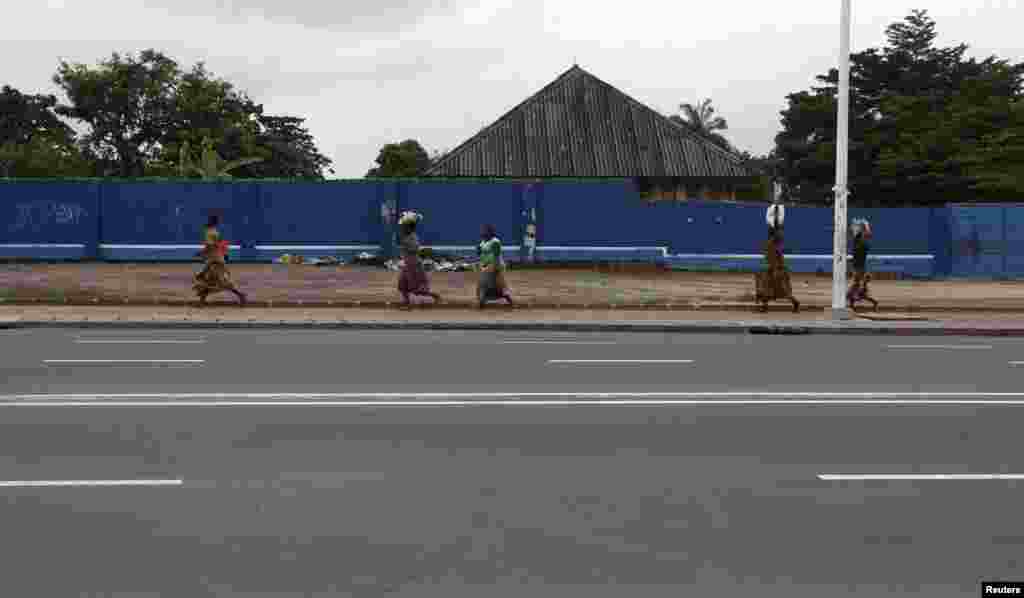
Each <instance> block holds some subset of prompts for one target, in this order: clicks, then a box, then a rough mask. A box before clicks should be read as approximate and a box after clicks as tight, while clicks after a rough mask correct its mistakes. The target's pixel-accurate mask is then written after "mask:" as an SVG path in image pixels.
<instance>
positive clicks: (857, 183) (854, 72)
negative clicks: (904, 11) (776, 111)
mask: <svg viewBox="0 0 1024 598" xmlns="http://www.w3.org/2000/svg"><path fill="white" fill-rule="evenodd" d="M886 37H887V45H886V47H885V48H882V49H878V48H870V49H868V50H865V51H863V52H860V53H857V54H853V55H851V65H850V123H849V131H850V146H849V147H850V153H849V165H850V167H849V173H850V190H851V202H852V203H854V204H860V205H872V204H874V205H884V204H897V203H915V204H919V205H920V204H930V203H943V202H947V201H964V200H968V199H970V198H971V197H977V196H980V195H984V194H985V193H993V192H995V191H994V190H992V189H990V188H984V189H983V188H982V187H979V185H980V184H981V183H980V180H979V179H977V178H976V177H975V175H973V174H972V172H980V171H982V170H984V169H983V168H982V166H981V165H980V164H977V160H979V159H982V158H983V157H984V156H988V155H989V154H985V153H984V152H978V151H975V148H976V146H978V145H979V144H980V143H982V140H983V139H986V138H988V137H990V136H991V135H993V134H995V133H996V132H997V131H999V130H1002V129H1003V127H1005V126H1006V124H1007V123H1008V122H1010V119H1009V114H1010V112H1011V106H1012V105H1013V104H1014V103H1015V102H1016V101H1017V99H1018V98H1019V97H1020V88H1021V77H1022V74H1024V66H1022V65H1013V64H1010V63H1008V62H1007V61H1005V60H998V59H996V58H995V57H990V58H987V59H985V60H981V61H979V60H976V59H973V58H972V59H966V58H965V52H966V51H967V48H968V47H967V46H966V45H965V44H960V45H957V46H953V47H948V48H938V47H935V45H934V41H935V38H936V25H935V22H934V21H933V20H932V19H931V18H929V17H928V15H927V12H926V11H914V12H913V13H911V15H910V16H908V17H906V18H905V19H904V20H903V22H900V23H894V24H892V25H890V26H889V27H888V28H887V29H886ZM817 80H818V81H819V82H820V83H822V84H824V85H823V86H821V87H816V88H812V89H811V91H809V92H808V91H801V92H797V93H793V94H790V95H789V96H787V100H788V107H787V109H786V110H784V111H783V112H782V113H781V114H782V131H781V132H780V133H779V134H778V135H777V136H776V139H775V141H776V147H775V154H776V156H777V158H778V175H779V178H780V179H781V181H782V182H783V184H784V190H785V193H786V195H788V196H789V197H790V198H792V199H796V200H800V201H805V202H828V201H830V200H831V197H832V186H833V184H834V177H835V156H836V140H835V131H836V106H837V89H838V81H839V75H838V71H837V70H836V69H832V70H831V71H830V72H829V73H828V74H826V75H820V76H818V77H817ZM968 162H970V163H971V167H970V168H968Z"/></svg>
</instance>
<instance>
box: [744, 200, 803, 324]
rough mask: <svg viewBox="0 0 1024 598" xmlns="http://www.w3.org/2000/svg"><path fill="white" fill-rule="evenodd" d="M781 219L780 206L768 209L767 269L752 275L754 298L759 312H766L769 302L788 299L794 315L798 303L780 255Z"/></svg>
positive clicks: (765, 248) (781, 210)
mask: <svg viewBox="0 0 1024 598" xmlns="http://www.w3.org/2000/svg"><path fill="white" fill-rule="evenodd" d="M783 218H784V212H783V209H782V206H781V205H774V206H772V207H770V208H768V239H767V240H766V241H765V242H764V246H763V248H764V257H765V260H766V261H767V262H768V269H767V270H766V271H765V272H758V273H757V274H755V275H754V283H755V297H756V300H757V302H758V303H760V304H761V311H768V302H769V301H776V300H779V299H789V300H790V301H791V302H792V303H793V312H794V313H796V312H798V311H800V302H799V301H797V300H796V298H795V297H793V284H792V282H791V281H790V278H789V270H787V269H786V262H785V259H784V258H783V255H782V223H783Z"/></svg>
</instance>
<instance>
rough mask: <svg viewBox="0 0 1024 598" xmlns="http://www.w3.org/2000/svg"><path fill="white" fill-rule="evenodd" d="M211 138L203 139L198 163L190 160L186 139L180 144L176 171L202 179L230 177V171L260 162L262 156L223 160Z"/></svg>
mask: <svg viewBox="0 0 1024 598" xmlns="http://www.w3.org/2000/svg"><path fill="white" fill-rule="evenodd" d="M213 145H214V144H213V140H212V139H210V138H209V137H206V138H204V139H203V149H202V155H201V156H200V160H199V163H198V164H195V163H193V162H192V153H191V151H190V150H191V148H190V146H189V143H188V141H185V142H184V143H182V145H181V159H180V161H179V164H178V172H179V174H181V175H182V176H188V175H190V174H198V175H199V176H200V177H202V178H204V179H221V178H231V171H232V170H235V169H236V168H241V167H242V166H248V165H249V164H256V163H258V162H262V161H263V158H241V159H239V160H230V161H228V160H225V159H224V158H221V157H220V155H219V154H218V153H217V150H216V149H214V147H213Z"/></svg>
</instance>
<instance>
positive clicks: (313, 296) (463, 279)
mask: <svg viewBox="0 0 1024 598" xmlns="http://www.w3.org/2000/svg"><path fill="white" fill-rule="evenodd" d="M198 268H199V265H198V264H123V265H121V264H16V265H12V264H7V265H2V266H0V300H2V302H4V303H6V304H20V303H36V302H39V303H56V304H61V303H69V304H84V305H88V304H129V305H131V304H148V305H153V304H172V305H174V304H182V303H185V302H191V301H194V300H195V296H194V295H193V294H192V289H191V284H192V275H193V273H195V272H196V271H197V270H198ZM229 268H230V270H231V273H232V276H233V277H234V279H235V281H236V282H237V284H238V285H239V286H240V288H242V289H243V290H244V291H245V292H246V293H248V294H249V297H250V300H251V301H252V302H253V303H254V304H255V305H272V306H284V305H298V304H301V305H306V306H316V305H335V306H339V305H349V304H354V303H356V302H359V303H360V304H362V305H364V306H366V307H373V306H383V305H386V304H389V303H390V304H394V303H396V302H397V301H398V300H399V296H398V292H397V290H396V287H397V277H398V275H397V273H394V272H388V271H386V270H380V269H373V268H367V267H353V266H342V267H316V266H307V265H277V264H275V265H252V264H229ZM429 276H430V280H431V285H432V286H433V288H434V290H435V291H437V292H438V293H440V294H441V295H442V296H443V297H444V303H443V304H442V305H448V306H451V307H457V306H462V307H464V306H466V305H472V304H473V303H474V302H475V294H476V281H477V274H476V273H473V272H447V273H439V272H434V273H430V274H429ZM506 278H507V280H508V283H509V285H510V287H511V289H512V294H513V296H514V297H515V299H516V301H517V302H518V303H520V304H521V305H522V306H524V307H534V308H538V309H541V308H557V307H563V308H577V309H580V308H587V307H590V308H595V307H604V308H608V307H616V308H628V307H644V308H652V307H660V308H666V307H668V308H678V309H688V308H689V309H692V308H694V307H700V308H702V309H713V308H720V309H739V308H743V309H746V308H750V307H751V306H752V301H753V275H752V274H733V273H694V272H672V271H656V270H654V269H648V270H643V269H637V270H633V271H617V272H616V271H608V270H607V269H604V270H601V271H599V270H598V269H596V268H591V269H586V268H573V269H535V270H516V269H515V268H514V267H513V269H512V270H511V271H509V272H508V273H507V275H506ZM831 285H832V281H831V278H830V277H829V276H827V275H826V276H821V275H813V274H807V275H805V274H794V275H793V289H794V292H795V294H796V296H797V298H798V299H799V300H800V301H801V302H802V303H803V304H804V305H805V306H806V307H808V308H812V309H821V308H825V307H828V306H829V305H830V304H831V293H832V286H831ZM871 289H872V294H873V295H874V296H875V297H876V298H877V299H878V300H879V301H880V302H881V304H882V309H883V310H886V311H889V310H901V311H907V310H911V311H972V312H985V311H1003V312H1014V311H1018V312H1024V283H1020V282H990V281H910V280H875V281H873V282H872V285H871ZM211 301H218V302H228V303H230V302H232V301H233V297H231V296H230V295H226V294H225V295H221V296H219V297H217V298H211ZM428 301H429V300H428ZM782 307H786V306H784V305H782V303H779V304H777V306H776V308H775V309H780V308H782ZM773 311H774V310H773Z"/></svg>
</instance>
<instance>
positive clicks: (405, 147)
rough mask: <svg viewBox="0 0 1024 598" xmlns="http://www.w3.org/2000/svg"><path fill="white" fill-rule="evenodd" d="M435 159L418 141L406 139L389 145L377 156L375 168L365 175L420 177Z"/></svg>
mask: <svg viewBox="0 0 1024 598" xmlns="http://www.w3.org/2000/svg"><path fill="white" fill-rule="evenodd" d="M439 158H440V156H437V155H436V154H435V158H434V159H431V157H430V156H429V155H428V154H427V151H426V150H425V149H423V146H422V145H420V142H419V141H416V140H414V139H407V140H405V141H402V142H401V143H389V144H387V145H385V146H384V147H382V148H381V150H380V153H378V154H377V160H376V162H377V166H376V167H374V168H371V169H370V171H369V172H367V173H366V176H368V177H416V176H422V175H423V174H424V173H425V172H426V171H427V169H429V168H430V167H431V166H432V165H433V164H434V160H436V159H439Z"/></svg>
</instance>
